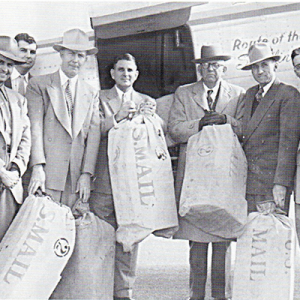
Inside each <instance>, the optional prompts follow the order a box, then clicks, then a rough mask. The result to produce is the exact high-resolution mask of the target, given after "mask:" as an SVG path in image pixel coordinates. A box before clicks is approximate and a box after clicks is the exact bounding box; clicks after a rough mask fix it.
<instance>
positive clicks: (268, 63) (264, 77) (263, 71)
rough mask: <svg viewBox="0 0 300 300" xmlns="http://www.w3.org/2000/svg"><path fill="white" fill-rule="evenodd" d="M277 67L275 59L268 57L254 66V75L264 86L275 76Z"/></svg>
mask: <svg viewBox="0 0 300 300" xmlns="http://www.w3.org/2000/svg"><path fill="white" fill-rule="evenodd" d="M276 68H277V63H276V62H275V60H273V59H266V60H263V61H260V62H258V63H256V64H254V65H253V66H252V75H253V77H254V79H255V80H256V81H257V82H258V83H259V84H260V85H262V86H264V85H266V84H268V83H269V82H270V81H272V79H273V78H274V77H275V72H276Z"/></svg>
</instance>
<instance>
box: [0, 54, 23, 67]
mask: <svg viewBox="0 0 300 300" xmlns="http://www.w3.org/2000/svg"><path fill="white" fill-rule="evenodd" d="M0 55H2V56H4V57H5V58H8V59H10V60H12V61H13V62H14V63H15V64H16V65H22V64H25V63H26V61H25V60H23V59H22V58H19V57H17V56H15V55H14V54H12V53H10V52H7V51H3V50H0Z"/></svg>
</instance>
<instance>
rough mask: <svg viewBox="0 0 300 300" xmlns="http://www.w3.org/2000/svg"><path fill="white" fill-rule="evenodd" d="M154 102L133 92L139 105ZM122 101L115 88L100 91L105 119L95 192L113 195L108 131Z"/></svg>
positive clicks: (134, 100)
mask: <svg viewBox="0 0 300 300" xmlns="http://www.w3.org/2000/svg"><path fill="white" fill-rule="evenodd" d="M148 99H149V100H152V101H153V100H154V99H152V98H151V97H150V96H147V95H145V94H141V93H138V92H137V91H135V90H133V92H132V99H131V100H132V101H133V102H134V103H136V104H137V105H138V104H140V103H141V102H143V101H145V100H148ZM121 105H122V100H121V99H120V98H119V96H118V93H117V90H116V88H115V87H113V88H112V89H110V90H102V91H100V107H101V110H102V113H103V115H104V118H103V119H102V121H101V136H102V140H101V144H100V149H99V154H98V158H97V164H96V173H95V176H96V179H95V182H94V185H95V191H96V192H99V193H103V194H107V195H111V194H112V191H111V183H110V176H109V169H108V156H107V141H108V138H107V137H108V131H109V130H110V129H111V128H112V127H113V126H114V115H115V114H116V113H117V112H118V111H119V110H120V108H121Z"/></svg>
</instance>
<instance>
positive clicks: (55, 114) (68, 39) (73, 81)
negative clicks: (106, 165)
mask: <svg viewBox="0 0 300 300" xmlns="http://www.w3.org/2000/svg"><path fill="white" fill-rule="evenodd" d="M53 48H54V49H55V50H56V51H58V52H59V53H60V57H61V61H62V62H61V67H60V69H59V70H58V71H56V72H55V73H52V74H47V75H42V76H37V77H33V78H32V79H31V80H30V81H29V84H28V87H27V92H26V98H27V99H28V113H29V118H30V121H31V133H32V149H31V158H30V166H31V167H32V176H31V179H30V183H29V187H28V191H29V194H34V193H35V192H36V191H37V190H38V189H39V188H40V189H41V190H42V191H46V192H47V193H48V194H50V195H51V196H52V197H53V199H54V200H55V201H58V202H61V203H63V204H65V205H68V206H70V207H72V206H73V205H74V203H75V201H76V200H77V199H78V198H81V199H82V200H83V201H84V202H85V201H87V200H88V198H89V196H90V181H91V176H93V174H94V169H95V164H96V158H97V153H98V146H99V142H100V115H99V93H98V91H97V90H95V89H94V88H93V87H91V86H90V85H88V84H87V83H85V82H84V81H83V80H82V79H80V78H79V76H78V74H79V72H80V70H81V68H82V67H83V65H84V64H85V62H86V60H87V56H88V55H94V54H96V53H97V48H95V47H92V46H91V45H90V43H89V39H88V36H87V35H86V34H85V33H84V32H83V31H81V30H80V29H71V30H69V31H66V32H65V33H64V35H63V41H62V43H61V44H56V45H54V46H53Z"/></svg>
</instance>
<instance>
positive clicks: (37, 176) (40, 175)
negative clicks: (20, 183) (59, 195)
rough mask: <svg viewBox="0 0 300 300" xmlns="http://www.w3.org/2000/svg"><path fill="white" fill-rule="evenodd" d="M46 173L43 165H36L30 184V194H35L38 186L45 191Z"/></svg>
mask: <svg viewBox="0 0 300 300" xmlns="http://www.w3.org/2000/svg"><path fill="white" fill-rule="evenodd" d="M45 182H46V174H45V171H44V167H43V166H42V165H35V166H34V167H33V168H32V174H31V178H30V182H29V186H28V194H34V193H35V192H36V191H37V190H38V188H40V189H41V190H42V192H45Z"/></svg>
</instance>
